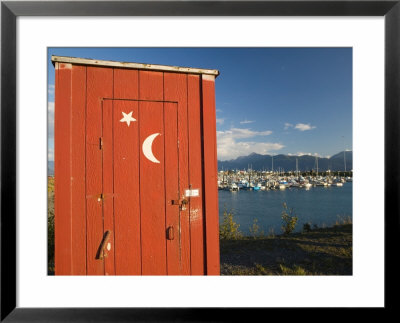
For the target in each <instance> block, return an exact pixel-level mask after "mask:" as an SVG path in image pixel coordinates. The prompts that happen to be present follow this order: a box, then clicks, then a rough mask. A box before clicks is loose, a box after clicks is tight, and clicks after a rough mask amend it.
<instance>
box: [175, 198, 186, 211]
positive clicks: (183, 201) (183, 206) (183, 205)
mask: <svg viewBox="0 0 400 323" xmlns="http://www.w3.org/2000/svg"><path fill="white" fill-rule="evenodd" d="M188 203H189V201H188V200H187V199H179V200H172V201H171V204H172V205H178V206H179V210H181V211H182V210H186V204H188Z"/></svg>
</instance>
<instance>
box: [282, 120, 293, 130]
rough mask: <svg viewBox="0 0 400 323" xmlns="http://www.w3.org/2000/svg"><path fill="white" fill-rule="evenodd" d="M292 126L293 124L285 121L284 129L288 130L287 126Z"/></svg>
mask: <svg viewBox="0 0 400 323" xmlns="http://www.w3.org/2000/svg"><path fill="white" fill-rule="evenodd" d="M291 127H293V125H292V124H291V123H289V122H285V128H284V129H285V130H288V129H289V128H291Z"/></svg>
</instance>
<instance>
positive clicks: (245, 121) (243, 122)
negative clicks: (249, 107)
mask: <svg viewBox="0 0 400 323" xmlns="http://www.w3.org/2000/svg"><path fill="white" fill-rule="evenodd" d="M253 122H255V121H251V120H244V121H240V123H241V124H247V123H253Z"/></svg>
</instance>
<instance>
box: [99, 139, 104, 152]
mask: <svg viewBox="0 0 400 323" xmlns="http://www.w3.org/2000/svg"><path fill="white" fill-rule="evenodd" d="M99 148H100V149H103V137H100V138H99Z"/></svg>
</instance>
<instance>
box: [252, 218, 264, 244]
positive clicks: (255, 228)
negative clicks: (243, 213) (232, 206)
mask: <svg viewBox="0 0 400 323" xmlns="http://www.w3.org/2000/svg"><path fill="white" fill-rule="evenodd" d="M249 231H250V234H251V236H252V237H253V238H254V239H257V238H261V237H263V236H264V231H263V230H260V226H259V225H258V219H254V220H253V225H252V226H251V227H250V228H249Z"/></svg>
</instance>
